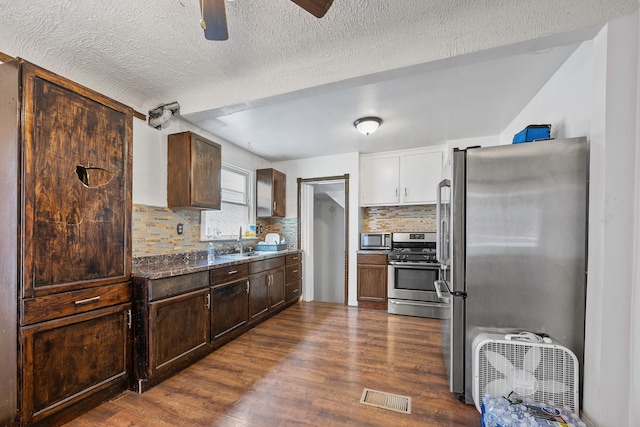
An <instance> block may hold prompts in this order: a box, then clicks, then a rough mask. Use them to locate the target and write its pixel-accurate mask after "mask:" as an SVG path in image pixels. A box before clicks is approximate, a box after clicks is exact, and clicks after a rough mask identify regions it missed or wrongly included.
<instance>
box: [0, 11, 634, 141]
mask: <svg viewBox="0 0 640 427" xmlns="http://www.w3.org/2000/svg"><path fill="white" fill-rule="evenodd" d="M226 7H227V20H228V24H229V40H228V41H222V42H212V41H207V40H205V38H204V36H203V32H202V30H201V28H200V26H199V19H200V11H199V3H198V1H197V0H136V1H121V0H120V1H117V0H103V1H77V0H29V1H21V0H0V10H1V11H2V12H1V17H0V52H3V53H5V54H8V55H11V56H20V57H22V58H25V59H27V60H29V61H32V62H34V63H36V64H38V65H41V66H43V67H45V68H48V69H51V70H52V71H55V72H57V73H59V74H61V75H64V76H66V77H69V78H71V79H73V80H76V81H78V82H80V83H82V84H85V85H87V86H89V87H91V88H94V89H96V90H98V91H101V92H103V93H105V94H107V95H109V96H111V97H113V98H115V99H117V100H119V101H122V102H124V103H126V104H128V105H131V106H132V107H134V108H136V109H137V110H139V111H141V112H146V111H147V110H149V109H150V108H153V107H155V106H157V105H159V104H162V103H167V102H172V101H178V102H179V103H180V105H181V112H182V114H183V115H189V114H200V113H201V112H203V111H209V110H216V111H215V114H213V115H212V116H211V117H219V116H220V111H225V109H228V110H229V111H239V110H243V109H249V108H252V107H253V106H254V105H258V104H260V102H262V101H261V100H265V99H271V97H274V96H276V97H277V96H282V95H283V94H288V93H300V91H304V90H308V88H323V87H328V88H330V89H331V90H335V89H336V86H335V85H336V84H337V83H336V82H342V81H351V82H353V81H354V79H356V81H357V79H358V78H364V76H368V75H371V74H375V73H378V74H380V73H385V72H389V71H390V70H396V69H403V68H405V67H411V66H416V65H419V64H425V63H432V62H433V61H438V60H445V59H447V58H454V59H455V58H458V57H460V58H462V57H465V56H466V55H467V54H472V53H476V52H481V51H487V50H489V51H490V50H491V49H494V48H500V47H504V46H510V45H514V44H517V43H520V42H527V41H530V40H534V39H539V38H544V37H549V36H557V35H560V34H564V33H568V32H572V31H575V30H580V29H585V28H589V27H594V26H598V25H602V24H604V23H606V22H608V21H609V20H611V19H614V18H616V17H618V16H622V15H626V14H629V13H632V12H633V11H635V10H636V9H637V8H638V0H608V1H603V0H565V1H557V0H526V1H525V0H493V1H488V0H449V1H441V0H439V1H435V0H335V1H334V4H333V6H332V7H331V9H330V10H329V12H328V13H327V14H326V15H325V17H324V18H322V19H317V18H315V17H313V16H312V15H310V14H308V13H306V12H305V11H304V10H302V9H300V8H299V7H297V6H296V5H295V4H293V3H292V2H290V1H289V0H236V1H228V2H226ZM560 44H562V43H560ZM564 44H566V43H564ZM393 77H395V76H393ZM332 85H333V86H332ZM349 86H350V87H352V86H353V85H349ZM318 92H319V91H318ZM231 140H232V139H231ZM232 142H234V141H233V140H232ZM245 142H246V141H245ZM240 145H242V144H240Z"/></svg>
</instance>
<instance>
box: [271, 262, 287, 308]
mask: <svg viewBox="0 0 640 427" xmlns="http://www.w3.org/2000/svg"><path fill="white" fill-rule="evenodd" d="M270 275H271V285H270V286H269V308H270V309H274V308H276V307H278V306H279V305H280V304H284V268H277V269H275V270H271V271H270Z"/></svg>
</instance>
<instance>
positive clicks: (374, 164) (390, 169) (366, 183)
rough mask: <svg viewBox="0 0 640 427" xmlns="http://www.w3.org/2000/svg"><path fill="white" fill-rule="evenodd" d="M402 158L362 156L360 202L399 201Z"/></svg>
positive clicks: (381, 202) (392, 202)
mask: <svg viewBox="0 0 640 427" xmlns="http://www.w3.org/2000/svg"><path fill="white" fill-rule="evenodd" d="M399 176H400V158H399V157H398V156H394V157H362V158H361V161H360V183H361V185H360V188H361V190H360V204H361V205H385V204H396V203H398V201H399V200H400V199H399V196H400V193H399V191H400V189H399V187H398V177H399Z"/></svg>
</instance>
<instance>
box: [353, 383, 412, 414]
mask: <svg viewBox="0 0 640 427" xmlns="http://www.w3.org/2000/svg"><path fill="white" fill-rule="evenodd" d="M360 403H363V404H365V405H369V406H375V407H377V408H383V409H391V410H392V411H397V412H402V413H403V414H410V413H411V398H410V397H407V396H399V395H397V394H391V393H384V392H382V391H376V390H371V389H368V388H365V389H364V391H363V392H362V397H361V398H360Z"/></svg>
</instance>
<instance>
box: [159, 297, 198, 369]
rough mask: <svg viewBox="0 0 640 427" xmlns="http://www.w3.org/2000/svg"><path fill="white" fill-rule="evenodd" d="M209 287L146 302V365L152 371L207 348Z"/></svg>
mask: <svg viewBox="0 0 640 427" xmlns="http://www.w3.org/2000/svg"><path fill="white" fill-rule="evenodd" d="M209 295H210V294H209V289H204V290H201V291H196V292H190V293H188V294H185V295H180V296H177V297H172V298H167V299H164V300H160V301H156V302H152V303H150V304H149V316H150V319H149V348H150V351H149V359H150V360H149V364H150V367H151V371H152V374H153V373H154V372H155V371H157V370H160V369H168V368H170V367H171V365H172V364H174V363H176V364H177V363H178V362H182V361H184V359H187V358H189V357H196V355H198V354H201V352H202V351H204V350H207V345H208V343H209V325H210V318H209V313H210V300H209V298H210V296H209Z"/></svg>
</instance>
